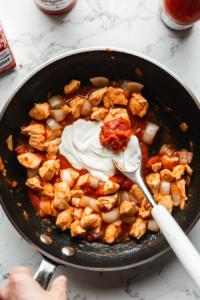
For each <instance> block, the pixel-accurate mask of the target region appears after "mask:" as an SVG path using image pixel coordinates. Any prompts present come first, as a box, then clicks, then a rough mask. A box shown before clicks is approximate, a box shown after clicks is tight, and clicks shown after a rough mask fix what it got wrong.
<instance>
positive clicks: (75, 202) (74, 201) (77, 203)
mask: <svg viewBox="0 0 200 300" xmlns="http://www.w3.org/2000/svg"><path fill="white" fill-rule="evenodd" d="M71 193H72V191H71ZM80 199H81V198H76V197H74V198H72V201H71V202H72V205H73V206H75V207H80Z"/></svg>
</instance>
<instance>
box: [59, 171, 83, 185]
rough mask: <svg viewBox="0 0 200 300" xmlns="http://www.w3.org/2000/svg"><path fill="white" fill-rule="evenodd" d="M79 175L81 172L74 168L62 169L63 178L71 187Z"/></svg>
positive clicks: (61, 176)
mask: <svg viewBox="0 0 200 300" xmlns="http://www.w3.org/2000/svg"><path fill="white" fill-rule="evenodd" d="M78 177H79V173H78V172H76V171H73V170H72V169H65V170H61V171H60V178H61V180H62V181H64V182H67V184H68V185H69V187H70V188H71V187H72V186H73V185H74V183H75V182H76V179H77V178H78Z"/></svg>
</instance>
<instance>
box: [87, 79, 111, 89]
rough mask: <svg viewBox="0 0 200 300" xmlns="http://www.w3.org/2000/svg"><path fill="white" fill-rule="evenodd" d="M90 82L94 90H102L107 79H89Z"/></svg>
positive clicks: (106, 83)
mask: <svg viewBox="0 0 200 300" xmlns="http://www.w3.org/2000/svg"><path fill="white" fill-rule="evenodd" d="M90 81H91V83H92V85H93V86H94V87H95V88H103V87H105V86H107V85H108V82H109V81H108V78H105V77H94V78H90Z"/></svg>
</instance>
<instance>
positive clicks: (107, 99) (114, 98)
mask: <svg viewBox="0 0 200 300" xmlns="http://www.w3.org/2000/svg"><path fill="white" fill-rule="evenodd" d="M103 102H104V106H105V107H106V108H107V109H109V108H110V106H112V107H113V106H114V104H121V105H127V103H128V100H127V99H126V96H125V94H124V91H123V90H122V89H115V88H113V87H109V88H108V90H107V93H106V94H105V96H104V97H103Z"/></svg>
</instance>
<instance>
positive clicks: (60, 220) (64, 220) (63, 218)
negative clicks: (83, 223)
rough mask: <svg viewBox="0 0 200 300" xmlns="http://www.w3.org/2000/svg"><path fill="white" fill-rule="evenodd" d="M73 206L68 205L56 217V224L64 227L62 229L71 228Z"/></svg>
mask: <svg viewBox="0 0 200 300" xmlns="http://www.w3.org/2000/svg"><path fill="white" fill-rule="evenodd" d="M72 216H73V208H72V207H68V208H67V209H65V210H64V211H62V212H61V213H59V214H58V216H57V219H56V226H57V227H59V228H60V229H62V231H65V230H67V229H68V228H70V225H71V224H72V222H73V217H72Z"/></svg>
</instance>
